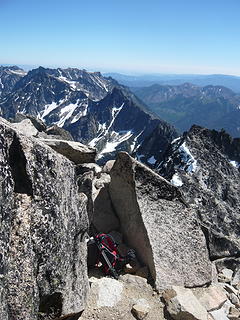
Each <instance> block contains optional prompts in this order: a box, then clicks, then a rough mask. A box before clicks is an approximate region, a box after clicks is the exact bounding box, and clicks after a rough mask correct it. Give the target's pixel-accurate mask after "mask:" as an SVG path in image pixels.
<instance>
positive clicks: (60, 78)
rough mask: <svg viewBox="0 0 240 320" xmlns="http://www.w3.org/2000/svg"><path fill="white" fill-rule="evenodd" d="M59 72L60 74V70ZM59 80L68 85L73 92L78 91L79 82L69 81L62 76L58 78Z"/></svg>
mask: <svg viewBox="0 0 240 320" xmlns="http://www.w3.org/2000/svg"><path fill="white" fill-rule="evenodd" d="M58 71H59V72H60V70H58ZM58 79H59V80H60V81H63V82H65V83H68V84H69V85H70V88H71V89H72V90H76V89H77V82H76V81H72V80H68V79H67V78H66V77H63V76H62V75H61V76H60V77H58Z"/></svg>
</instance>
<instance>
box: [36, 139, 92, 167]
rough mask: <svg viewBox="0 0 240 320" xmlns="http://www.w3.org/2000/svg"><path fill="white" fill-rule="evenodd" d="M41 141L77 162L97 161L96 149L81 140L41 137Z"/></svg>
mask: <svg viewBox="0 0 240 320" xmlns="http://www.w3.org/2000/svg"><path fill="white" fill-rule="evenodd" d="M41 141H42V142H44V143H45V144H46V145H48V146H49V147H51V148H52V149H53V150H55V151H57V152H58V153H60V154H62V155H64V156H65V157H66V158H68V159H69V160H71V161H72V162H74V163H75V164H81V163H88V162H95V157H96V150H95V149H94V148H90V147H87V146H85V145H84V144H82V143H80V142H74V141H67V140H58V139H41Z"/></svg>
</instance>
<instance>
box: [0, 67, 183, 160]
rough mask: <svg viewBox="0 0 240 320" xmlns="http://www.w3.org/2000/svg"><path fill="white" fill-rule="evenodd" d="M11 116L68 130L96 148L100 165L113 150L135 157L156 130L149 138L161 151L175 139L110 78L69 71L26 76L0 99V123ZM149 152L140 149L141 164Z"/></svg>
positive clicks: (39, 70) (44, 70)
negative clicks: (154, 139)
mask: <svg viewBox="0 0 240 320" xmlns="http://www.w3.org/2000/svg"><path fill="white" fill-rule="evenodd" d="M17 113H23V114H27V115H28V117H29V116H32V117H36V118H38V120H42V121H43V122H44V123H45V125H47V126H52V125H55V126H56V125H57V126H59V127H62V128H64V129H66V130H68V131H69V132H70V133H71V134H72V136H73V137H74V139H75V140H77V141H80V142H82V143H84V144H89V145H90V146H92V147H96V148H97V150H98V151H99V155H98V158H99V162H101V163H103V162H105V161H106V160H108V159H111V158H112V157H113V156H114V155H115V154H116V152H117V151H121V150H124V151H127V152H129V153H132V154H134V153H136V151H137V149H138V148H139V147H140V146H141V145H145V144H146V143H145V139H146V138H147V137H148V136H149V135H151V133H152V132H153V130H154V129H155V128H156V127H159V128H160V130H157V131H155V134H156V132H157V133H158V134H159V137H158V139H159V140H160V141H161V148H162V150H164V149H165V148H166V147H167V146H168V144H169V143H170V141H171V140H172V139H173V138H174V137H176V135H177V133H176V130H175V129H174V128H173V127H172V126H170V125H169V124H167V123H166V122H164V121H161V120H160V119H159V118H158V117H157V116H156V115H153V114H152V113H151V112H150V111H149V110H147V108H146V106H145V105H144V104H143V103H142V102H141V101H140V100H139V99H138V98H136V97H135V96H134V94H132V93H131V92H130V91H129V90H128V89H127V88H126V87H123V86H120V85H119V84H118V83H117V82H116V81H115V80H113V79H112V78H104V77H103V76H102V75H101V74H100V73H98V72H87V71H85V70H79V69H72V68H69V69H60V68H58V69H47V68H43V67H39V68H37V69H34V70H31V71H29V72H28V74H27V75H25V76H24V77H22V78H21V79H20V80H19V81H18V82H17V83H16V84H15V86H14V88H13V90H12V91H11V92H10V93H9V94H8V95H5V96H4V97H2V99H0V114H1V115H2V116H3V117H4V118H7V119H10V118H15V116H16V114H17ZM144 152H148V154H144ZM153 153H155V151H153V150H152V148H149V149H143V150H141V155H143V159H142V161H144V159H145V158H146V159H148V158H151V156H153Z"/></svg>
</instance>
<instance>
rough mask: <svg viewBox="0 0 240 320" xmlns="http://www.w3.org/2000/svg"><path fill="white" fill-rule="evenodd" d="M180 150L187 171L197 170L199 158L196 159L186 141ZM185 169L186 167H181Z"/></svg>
mask: <svg viewBox="0 0 240 320" xmlns="http://www.w3.org/2000/svg"><path fill="white" fill-rule="evenodd" d="M179 151H180V154H181V158H182V160H183V161H184V163H185V164H186V171H187V172H188V173H192V172H195V171H196V170H197V168H198V167H197V160H195V159H194V157H193V155H192V154H191V152H190V150H189V149H188V147H187V145H186V142H184V143H183V144H182V145H181V146H180V147H179ZM180 169H185V168H182V167H181V168H180Z"/></svg>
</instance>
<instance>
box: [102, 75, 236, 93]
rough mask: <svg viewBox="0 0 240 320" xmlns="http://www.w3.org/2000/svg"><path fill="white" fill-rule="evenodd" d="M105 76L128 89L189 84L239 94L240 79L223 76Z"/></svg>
mask: <svg viewBox="0 0 240 320" xmlns="http://www.w3.org/2000/svg"><path fill="white" fill-rule="evenodd" d="M104 75H105V76H108V77H112V78H114V79H116V80H117V81H118V82H119V83H120V84H123V85H125V86H128V87H130V88H131V87H147V86H151V85H153V84H161V85H180V84H183V83H185V82H189V83H192V84H195V85H198V86H208V85H214V86H224V87H227V88H230V89H231V90H233V91H234V92H237V93H240V77H237V76H230V75H224V74H211V75H194V74H153V75H139V76H131V75H124V74H120V73H106V74H104Z"/></svg>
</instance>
